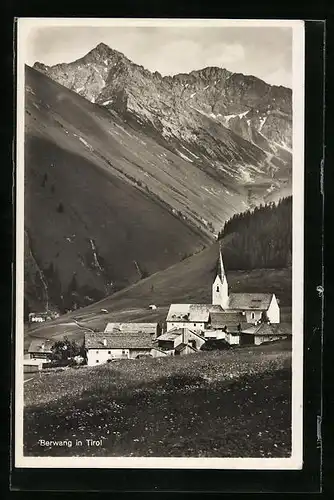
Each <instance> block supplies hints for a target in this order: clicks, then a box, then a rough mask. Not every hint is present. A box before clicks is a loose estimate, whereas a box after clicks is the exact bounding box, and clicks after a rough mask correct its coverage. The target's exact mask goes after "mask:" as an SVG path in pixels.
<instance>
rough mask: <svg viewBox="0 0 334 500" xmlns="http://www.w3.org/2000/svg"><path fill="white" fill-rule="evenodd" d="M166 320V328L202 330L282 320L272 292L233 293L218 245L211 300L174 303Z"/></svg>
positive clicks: (239, 326)
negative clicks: (204, 302)
mask: <svg viewBox="0 0 334 500" xmlns="http://www.w3.org/2000/svg"><path fill="white" fill-rule="evenodd" d="M166 323H167V331H170V330H172V329H174V328H189V329H191V330H194V331H202V332H205V331H206V330H208V331H210V330H211V331H212V330H221V331H222V332H224V331H225V332H226V331H227V329H229V330H234V329H236V331H238V330H239V331H240V330H241V329H242V327H243V326H246V325H259V324H263V323H267V324H268V323H270V324H273V323H274V324H275V323H280V308H279V305H278V302H277V299H276V296H275V294H273V293H230V292H229V286H228V282H227V276H226V272H225V269H224V263H223V257H222V253H221V249H219V264H218V271H217V275H216V277H215V280H214V282H213V283H212V303H211V304H171V306H170V308H169V311H168V315H167V319H166ZM231 327H233V328H231Z"/></svg>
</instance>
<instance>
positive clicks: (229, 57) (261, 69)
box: [25, 26, 292, 88]
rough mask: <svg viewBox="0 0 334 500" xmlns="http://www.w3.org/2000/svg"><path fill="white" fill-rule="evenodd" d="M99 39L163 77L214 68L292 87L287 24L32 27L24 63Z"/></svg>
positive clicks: (64, 57)
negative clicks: (274, 25)
mask: <svg viewBox="0 0 334 500" xmlns="http://www.w3.org/2000/svg"><path fill="white" fill-rule="evenodd" d="M100 42H103V43H105V44H107V45H109V47H111V48H112V49H115V50H118V51H120V52H122V53H123V54H124V55H125V56H126V57H128V58H129V59H130V60H131V61H133V62H134V63H136V64H140V65H142V66H144V67H145V68H146V69H149V70H150V71H152V72H153V71H159V72H160V73H161V74H162V75H173V74H176V73H188V72H190V71H192V70H196V69H201V68H205V67H207V66H218V67H222V68H226V69H228V70H229V71H232V72H236V73H243V74H245V75H254V76H257V77H258V78H261V79H262V80H264V81H266V82H267V83H270V84H271V85H283V86H285V87H290V88H291V87H292V28H291V27H239V26H238V27H235V26H234V27H208V26H205V27H179V26H176V27H175V26H174V27H161V26H160V27H133V26H126V27H124V26H123V27H121V26H109V27H100V26H98V27H97V26H80V27H79V26H63V27H59V26H58V27H50V26H48V27H35V28H34V29H31V30H30V31H29V35H28V36H27V39H26V41H25V52H26V55H25V62H26V64H28V65H30V66H32V65H33V64H34V63H35V62H36V61H39V62H42V63H44V64H46V65H54V64H58V63H62V62H71V61H74V60H75V59H78V58H80V57H82V56H84V55H85V54H87V52H89V51H90V50H91V49H93V48H94V47H96V45H98V44H99V43H100Z"/></svg>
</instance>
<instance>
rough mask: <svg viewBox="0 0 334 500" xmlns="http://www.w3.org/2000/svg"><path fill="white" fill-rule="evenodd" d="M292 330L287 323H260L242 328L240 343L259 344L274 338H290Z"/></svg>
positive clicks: (271, 340)
mask: <svg viewBox="0 0 334 500" xmlns="http://www.w3.org/2000/svg"><path fill="white" fill-rule="evenodd" d="M291 336H292V330H291V324H289V323H279V324H270V323H260V324H258V325H248V326H244V327H243V328H242V333H241V335H240V345H260V344H263V343H265V342H273V341H275V340H283V339H291Z"/></svg>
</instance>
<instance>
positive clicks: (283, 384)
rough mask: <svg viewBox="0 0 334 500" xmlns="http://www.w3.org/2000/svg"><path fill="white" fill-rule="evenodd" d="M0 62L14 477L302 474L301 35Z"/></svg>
mask: <svg viewBox="0 0 334 500" xmlns="http://www.w3.org/2000/svg"><path fill="white" fill-rule="evenodd" d="M17 40H18V48H17V75H18V78H17V168H16V186H17V191H16V198H17V215H16V217H17V219H16V228H17V232H16V248H17V253H16V328H15V345H16V359H15V373H16V385H15V436H14V439H15V465H16V467H64V466H66V467H79V468H80V467H83V468H85V467H89V468H94V467H96V468H120V467H121V468H127V467H128V468H136V467H139V468H190V469H191V468H204V469H205V468H213V469H279V468H281V469H301V467H302V444H303V426H302V403H303V335H304V333H303V259H304V257H303V248H304V240H303V217H304V181H303V179H304V159H303V157H304V142H303V141H304V139H303V134H304V109H303V106H304V25H303V22H302V21H298V20H295V21H288V20H284V21H283V20H282V21H280V20H275V21H273V20H195V19H192V20H191V19H189V20H186V19H174V20H173V19H88V18H62V19H57V18H19V19H18V38H17Z"/></svg>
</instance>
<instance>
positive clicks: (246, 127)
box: [34, 44, 292, 204]
mask: <svg viewBox="0 0 334 500" xmlns="http://www.w3.org/2000/svg"><path fill="white" fill-rule="evenodd" d="M34 67H35V68H36V69H38V70H39V71H41V72H43V73H45V74H47V75H48V76H49V77H51V78H52V79H54V80H56V81H57V82H59V83H61V84H62V85H64V86H66V87H67V88H70V89H72V90H74V91H75V92H77V93H79V94H80V95H82V96H84V97H85V98H86V99H88V100H90V101H91V102H93V103H97V104H99V105H101V106H104V107H105V108H106V109H108V110H113V111H116V112H117V113H118V115H119V116H121V117H122V118H123V120H126V121H128V122H130V123H131V124H132V126H133V127H135V128H137V129H138V130H141V131H144V132H145V133H146V135H150V136H152V137H154V138H155V139H156V140H157V141H158V142H159V143H160V144H162V145H163V146H165V147H167V148H168V149H170V150H172V151H174V152H175V153H176V154H177V155H178V156H179V157H181V158H183V159H184V160H185V161H187V163H188V164H189V165H191V164H195V165H196V166H197V168H200V169H202V170H204V171H206V172H210V175H212V176H215V177H217V176H218V177H219V178H220V179H221V180H224V182H225V183H226V184H230V185H231V186H234V187H235V186H238V187H239V189H240V188H241V187H243V188H244V191H246V192H247V193H248V203H251V204H252V203H256V202H257V201H258V199H259V198H263V197H268V196H271V197H272V196H274V197H275V193H276V192H277V191H280V190H281V189H286V187H288V188H289V187H290V182H291V147H292V139H291V135H292V132H291V128H292V103H291V101H292V95H291V94H292V93H291V90H290V89H286V88H283V87H275V86H270V85H268V84H266V83H265V82H263V81H261V80H259V79H258V78H255V77H252V76H244V75H241V74H236V73H231V72H229V71H227V70H225V69H222V68H216V67H213V68H204V69H202V70H199V71H192V72H191V73H189V74H179V75H175V76H173V77H162V76H161V75H160V74H159V73H158V72H155V73H151V72H150V71H148V70H146V69H144V68H143V67H142V66H138V65H136V64H134V63H132V62H131V61H130V60H129V59H127V58H126V57H125V56H124V55H123V54H121V53H120V52H117V51H115V50H112V49H111V48H110V47H108V46H107V45H105V44H99V45H98V46H97V47H96V48H95V49H93V50H92V51H90V52H89V53H88V54H87V55H86V56H84V57H83V58H80V59H78V60H77V61H74V62H73V63H69V64H58V65H55V66H52V67H47V66H45V65H43V64H40V63H35V65H34Z"/></svg>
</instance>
